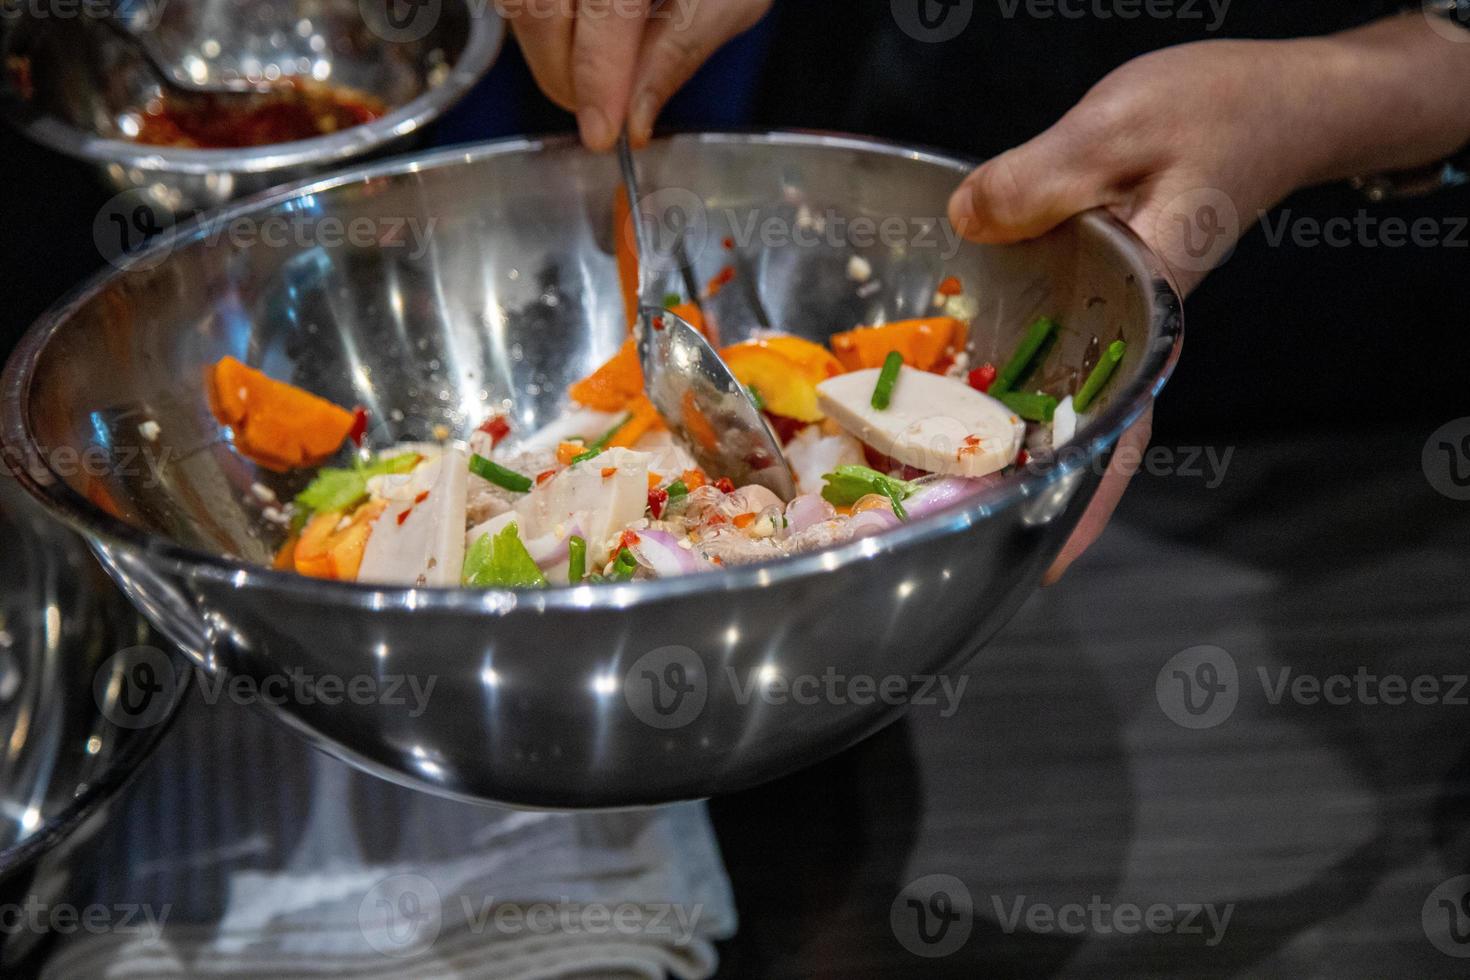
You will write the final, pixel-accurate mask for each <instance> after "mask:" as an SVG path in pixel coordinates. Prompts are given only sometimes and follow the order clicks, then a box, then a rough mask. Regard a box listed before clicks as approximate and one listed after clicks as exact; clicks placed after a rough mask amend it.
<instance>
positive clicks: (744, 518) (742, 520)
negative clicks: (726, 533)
mask: <svg viewBox="0 0 1470 980" xmlns="http://www.w3.org/2000/svg"><path fill="white" fill-rule="evenodd" d="M759 516H760V515H758V514H755V513H750V514H736V515H735V519H734V520H733V521H731V522H730V523H732V524H734V525H735V526H736V527H738V528H740V529H741V530H744V529H745V528H748V527H750V525H752V524H754V523H755V519H756V518H757V517H759Z"/></svg>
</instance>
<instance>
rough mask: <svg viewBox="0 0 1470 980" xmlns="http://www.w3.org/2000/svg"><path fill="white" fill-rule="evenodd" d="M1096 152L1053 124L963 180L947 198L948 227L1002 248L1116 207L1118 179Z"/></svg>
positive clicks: (1118, 176)
mask: <svg viewBox="0 0 1470 980" xmlns="http://www.w3.org/2000/svg"><path fill="white" fill-rule="evenodd" d="M1089 149H1091V150H1092V151H1093V152H1091V153H1089ZM1096 149H1097V148H1096V147H1091V148H1089V147H1088V146H1087V145H1086V144H1085V142H1084V141H1082V140H1080V139H1076V138H1074V137H1073V136H1072V135H1070V134H1069V133H1068V132H1067V127H1066V123H1065V121H1064V122H1062V123H1059V124H1058V125H1057V126H1054V127H1053V128H1051V129H1049V130H1047V131H1046V132H1045V133H1042V134H1041V135H1040V136H1038V137H1036V138H1035V139H1033V140H1031V141H1030V142H1028V143H1024V144H1022V145H1021V146H1018V147H1016V148H1015V149H1014V150H1009V151H1007V152H1005V153H1002V154H1001V155H1000V156H998V157H996V158H995V159H993V160H991V161H989V162H988V163H986V164H984V165H983V166H981V167H980V169H978V170H976V171H975V172H974V173H973V174H971V175H970V176H969V177H967V178H965V182H964V183H963V184H961V185H960V186H959V189H958V190H956V191H955V192H954V196H953V197H951V198H950V201H949V220H950V223H951V224H953V225H954V227H955V229H956V230H957V231H959V233H960V234H961V235H963V236H964V237H965V238H969V239H971V240H973V241H977V242H983V243H988V244H1004V243H1007V242H1015V241H1020V240H1022V239H1026V238H1035V237H1036V236H1038V235H1041V234H1044V233H1046V232H1048V231H1050V230H1051V229H1053V228H1055V227H1056V226H1057V225H1059V224H1061V223H1062V222H1063V221H1065V220H1067V219H1068V218H1070V217H1071V216H1072V215H1074V214H1077V213H1078V212H1081V211H1086V210H1087V209H1088V208H1093V207H1098V206H1101V205H1108V204H1113V203H1116V202H1117V201H1118V200H1119V198H1120V194H1119V192H1118V190H1117V188H1118V185H1119V184H1120V183H1121V180H1120V175H1119V174H1116V173H1113V172H1111V171H1110V170H1109V169H1107V168H1105V167H1103V166H1100V165H1099V164H1098V163H1097V162H1096V160H1095V157H1096V156H1097V154H1096V152H1095V151H1096ZM1089 157H1093V158H1094V159H1089Z"/></svg>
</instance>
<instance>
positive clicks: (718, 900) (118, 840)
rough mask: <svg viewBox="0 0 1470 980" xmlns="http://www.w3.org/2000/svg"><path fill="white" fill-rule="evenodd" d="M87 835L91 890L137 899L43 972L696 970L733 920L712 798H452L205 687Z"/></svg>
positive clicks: (456, 979) (710, 968) (476, 976)
mask: <svg viewBox="0 0 1470 980" xmlns="http://www.w3.org/2000/svg"><path fill="white" fill-rule="evenodd" d="M95 851H96V853H97V855H98V860H100V861H101V862H102V867H101V868H100V869H99V872H100V873H99V883H98V885H97V887H96V889H95V894H94V895H93V897H92V902H93V904H95V905H101V906H104V907H106V908H109V909H114V910H118V909H123V908H127V909H129V910H130V911H128V912H126V913H124V912H116V913H115V917H114V919H113V920H112V921H111V922H110V923H109V925H108V928H107V929H106V930H93V931H92V932H90V933H89V932H85V931H83V932H79V933H77V934H74V935H71V936H69V937H66V939H65V940H64V941H63V942H61V943H60V944H59V945H58V946H57V948H56V951H55V952H54V953H53V954H52V955H51V957H50V958H49V959H48V961H47V963H46V965H45V967H44V969H43V971H42V976H43V978H44V980H74V978H78V977H88V978H93V977H96V978H138V980H142V978H147V980H175V978H179V980H182V978H189V977H210V978H244V977H250V978H257V977H270V978H271V980H292V978H298V977H300V978H322V977H335V976H351V977H385V978H386V977H394V978H396V977H434V978H452V980H471V978H473V980H480V978H487V980H489V978H493V980H500V978H507V980H511V978H513V980H532V978H549V977H630V978H643V977H646V978H648V980H660V978H663V977H666V976H674V977H678V978H681V980H702V978H705V977H708V976H710V975H711V974H712V973H714V970H715V966H716V963H717V959H716V953H715V949H714V945H713V943H714V941H715V940H718V939H722V938H728V937H729V936H731V935H733V933H734V931H735V912H734V903H733V899H732V897H731V894H730V885H729V881H728V879H727V878H726V877H725V872H724V867H723V865H722V864H721V862H720V857H719V851H718V847H717V845H716V843H715V839H714V834H713V832H712V830H711V827H710V825H709V821H708V818H707V817H706V815H705V811H704V806H703V804H681V805H677V806H669V807H661V808H658V809H652V810H641V811H630V812H618V813H585V814H569V813H540V812H526V811H514V810H504V809H498V808H493V807H481V806H473V805H468V804H462V803H454V802H451V801H447V800H442V799H439V798H436V797H432V796H429V795H427V794H423V793H416V792H413V791H411V790H407V789H403V788H400V787H397V786H393V785H391V784H388V783H386V782H383V781H381V780H378V779H375V778H373V777H370V776H366V775H363V774H361V773H359V772H357V771H356V770H353V769H351V768H350V767H348V766H347V765H345V764H344V763H341V762H338V761H337V760H335V759H333V758H331V757H329V756H327V755H325V754H323V753H320V752H317V751H315V750H313V749H311V748H309V747H308V746H307V745H306V744H305V743H303V742H302V741H300V740H299V739H297V738H295V737H294V736H292V735H289V734H287V733H286V732H285V731H283V730H282V729H280V728H279V727H278V726H276V725H274V724H272V723H271V722H270V721H269V720H267V719H265V718H263V717H261V716H260V715H259V714H258V713H256V712H255V711H254V710H252V709H247V708H241V707H239V706H235V705H231V704H228V703H224V702H221V703H219V704H215V705H205V704H203V703H202V700H201V698H200V694H199V689H198V688H197V687H196V689H195V691H194V694H193V695H192V696H191V698H190V702H189V703H188V704H187V705H186V706H185V708H184V715H183V716H182V717H181V718H179V720H178V723H177V728H176V729H175V731H174V732H172V733H171V734H170V735H169V737H168V738H167V739H166V740H165V742H164V744H163V745H162V746H161V747H160V748H159V751H158V754H157V755H156V756H155V758H154V759H153V761H152V762H151V763H150V764H149V767H148V770H147V772H145V773H143V774H142V775H141V777H140V779H139V782H138V784H137V785H136V786H135V787H134V789H133V790H132V791H131V794H130V796H129V797H128V799H127V801H126V806H125V809H123V810H122V811H121V812H120V813H119V814H118V818H117V819H116V820H115V821H114V823H113V824H112V826H111V827H110V828H108V830H107V831H106V833H105V834H104V839H103V840H102V841H101V842H100V846H99V847H98V848H96V849H95ZM124 916H126V920H127V921H126V923H125V924H124V922H123V917H124Z"/></svg>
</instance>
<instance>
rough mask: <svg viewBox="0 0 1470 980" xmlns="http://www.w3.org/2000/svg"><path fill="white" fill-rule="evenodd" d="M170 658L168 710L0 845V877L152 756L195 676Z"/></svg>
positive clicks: (40, 850)
mask: <svg viewBox="0 0 1470 980" xmlns="http://www.w3.org/2000/svg"><path fill="white" fill-rule="evenodd" d="M169 658H170V660H171V661H173V663H174V664H175V665H176V666H178V669H177V670H176V671H175V674H176V677H177V679H176V682H175V687H174V694H173V700H172V703H171V704H170V705H169V708H168V714H166V715H165V716H164V717H163V718H161V719H160V720H159V721H157V722H156V723H154V724H153V725H151V726H150V727H149V729H148V731H147V732H146V733H139V734H140V738H139V739H138V741H137V744H135V745H133V746H130V747H129V749H128V751H127V752H126V753H124V755H123V757H122V758H121V759H114V760H113V762H114V764H113V765H111V766H109V767H108V768H107V770H106V772H105V773H104V774H103V776H102V777H101V778H100V779H97V780H94V781H93V782H90V783H88V784H87V788H86V789H84V790H82V791H81V792H80V793H78V794H77V795H76V796H74V797H72V799H71V800H70V801H69V802H68V803H67V805H66V806H65V807H63V808H62V809H61V810H59V811H58V812H57V813H56V814H55V815H54V816H52V817H51V819H49V820H47V821H46V822H45V823H43V824H42V825H41V826H40V827H39V828H38V829H37V830H36V832H35V833H33V834H31V835H30V836H29V837H25V838H23V839H21V840H18V841H16V842H15V843H14V844H11V845H10V846H9V847H7V848H4V849H0V881H3V880H4V879H5V877H6V876H7V875H10V874H12V873H14V872H15V870H16V869H17V868H22V867H24V866H25V865H26V864H27V863H29V862H30V861H32V860H34V859H36V858H38V857H39V856H41V855H42V854H44V853H46V852H47V851H49V850H50V849H51V848H52V847H54V846H56V845H57V844H58V843H59V842H61V841H63V840H65V839H66V838H67V837H70V836H71V835H72V833H73V832H74V831H75V830H76V828H77V827H79V826H81V824H82V823H84V822H85V821H86V820H87V819H88V818H89V817H91V816H92V814H93V813H95V812H96V811H97V808H98V807H100V806H102V805H103V804H105V803H106V802H107V801H108V800H110V799H112V798H114V797H115V796H117V795H119V794H120V793H121V792H122V791H123V790H124V789H126V788H127V786H128V784H129V783H131V782H132V781H133V779H134V778H136V777H137V775H138V773H140V772H141V771H142V770H143V768H144V765H145V764H146V763H147V762H148V760H149V759H150V758H152V757H153V753H154V752H155V751H156V750H157V749H158V746H159V745H160V744H161V743H162V742H163V738H164V736H165V735H167V734H168V733H169V732H170V731H172V730H173V726H174V722H175V721H177V720H178V717H179V715H181V714H183V711H182V708H183V706H184V700H185V697H186V695H187V694H188V692H189V685H190V683H191V682H192V681H193V678H194V666H193V664H192V663H191V662H189V661H188V660H187V659H185V658H184V657H183V655H182V654H180V653H178V652H175V651H173V650H172V648H170V652H169Z"/></svg>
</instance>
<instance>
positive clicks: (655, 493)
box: [648, 487, 669, 520]
mask: <svg viewBox="0 0 1470 980" xmlns="http://www.w3.org/2000/svg"><path fill="white" fill-rule="evenodd" d="M668 503H669V492H668V491H667V490H665V489H663V488H662V487H654V488H653V489H651V490H649V491H648V512H649V513H650V514H652V515H653V519H654V520H659V519H660V518H662V517H663V516H664V508H665V507H667V506H668Z"/></svg>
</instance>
